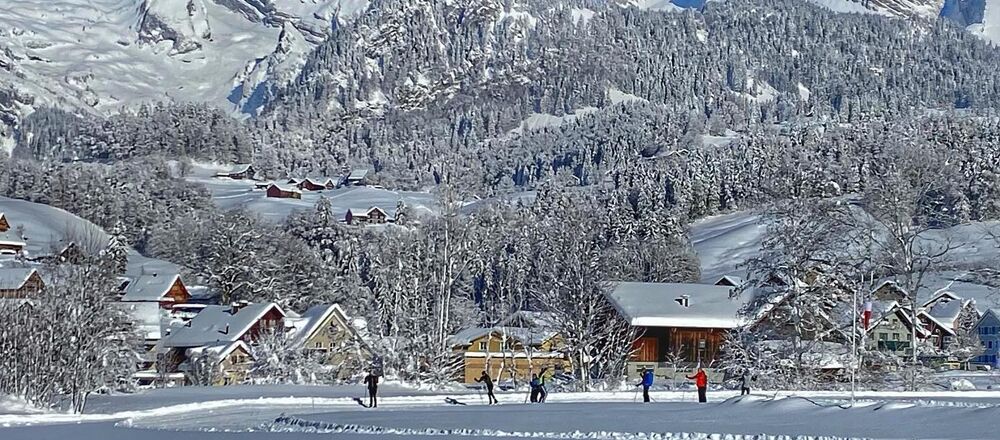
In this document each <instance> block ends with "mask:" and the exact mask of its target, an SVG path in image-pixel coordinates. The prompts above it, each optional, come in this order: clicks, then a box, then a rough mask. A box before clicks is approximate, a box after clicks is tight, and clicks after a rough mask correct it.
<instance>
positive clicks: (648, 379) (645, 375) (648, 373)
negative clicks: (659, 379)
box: [635, 368, 653, 403]
mask: <svg viewBox="0 0 1000 440" xmlns="http://www.w3.org/2000/svg"><path fill="white" fill-rule="evenodd" d="M635 386H642V401H643V403H649V387H651V386H653V370H650V369H649V368H645V369H643V370H642V382H639V383H637V384H635Z"/></svg>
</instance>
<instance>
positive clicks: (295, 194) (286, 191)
mask: <svg viewBox="0 0 1000 440" xmlns="http://www.w3.org/2000/svg"><path fill="white" fill-rule="evenodd" d="M267 197H271V198H275V199H301V198H302V192H301V191H299V190H298V189H296V188H283V187H280V186H278V185H276V184H273V183H272V184H270V185H268V187H267Z"/></svg>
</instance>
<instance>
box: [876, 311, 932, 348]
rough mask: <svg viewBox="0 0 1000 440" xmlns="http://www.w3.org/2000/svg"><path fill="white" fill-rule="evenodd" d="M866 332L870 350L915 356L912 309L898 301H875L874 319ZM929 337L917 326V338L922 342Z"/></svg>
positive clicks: (921, 327) (923, 329)
mask: <svg viewBox="0 0 1000 440" xmlns="http://www.w3.org/2000/svg"><path fill="white" fill-rule="evenodd" d="M865 331H866V332H867V338H866V341H867V342H866V346H867V348H868V350H871V351H879V352H882V353H886V354H894V355H897V356H908V355H912V354H913V318H912V309H911V308H908V307H903V306H902V305H900V303H899V302H897V301H874V302H873V303H872V319H871V322H870V323H869V324H868V328H867V329H865ZM927 335H928V332H927V330H926V329H925V328H924V327H923V326H922V325H917V338H918V339H921V340H922V339H924V338H926V337H927Z"/></svg>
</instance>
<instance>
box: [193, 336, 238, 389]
mask: <svg viewBox="0 0 1000 440" xmlns="http://www.w3.org/2000/svg"><path fill="white" fill-rule="evenodd" d="M184 357H185V358H186V359H185V361H183V362H181V363H180V364H179V365H178V366H177V369H178V370H179V371H180V372H182V373H184V375H185V376H186V377H187V381H188V383H193V384H198V385H213V386H221V385H233V384H241V383H243V382H246V380H247V377H248V376H249V372H250V367H251V366H252V365H253V357H252V356H251V353H250V346H248V345H247V344H246V342H243V341H232V342H214V343H211V344H206V345H203V346H201V347H194V348H189V349H187V350H185V352H184Z"/></svg>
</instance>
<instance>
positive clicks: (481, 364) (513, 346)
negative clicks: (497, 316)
mask: <svg viewBox="0 0 1000 440" xmlns="http://www.w3.org/2000/svg"><path fill="white" fill-rule="evenodd" d="M561 346H562V339H561V338H560V337H559V336H558V335H553V336H551V337H549V338H545V339H544V340H543V341H537V343H535V344H529V345H528V346H526V345H525V344H524V343H522V341H520V340H519V339H517V338H515V337H513V336H511V335H507V337H506V338H504V335H503V333H502V332H501V331H493V332H491V333H487V334H484V335H482V336H479V337H477V338H474V339H472V341H471V343H470V344H468V345H465V344H462V345H460V346H456V347H455V351H456V353H460V354H461V358H462V369H461V371H460V377H459V378H458V379H459V381H461V382H463V383H467V384H473V383H476V379H477V378H478V377H479V376H480V375H481V374H482V372H483V371H486V372H488V373H489V374H490V376H491V377H493V378H494V380H510V379H514V380H517V381H523V382H527V381H530V380H531V375H532V373H538V372H539V371H541V369H542V368H547V369H548V370H549V371H552V372H554V373H556V372H563V371H567V372H568V371H570V370H572V362H571V361H570V358H569V356H567V355H566V354H565V353H562V352H560V351H559V348H560V347H561Z"/></svg>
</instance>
